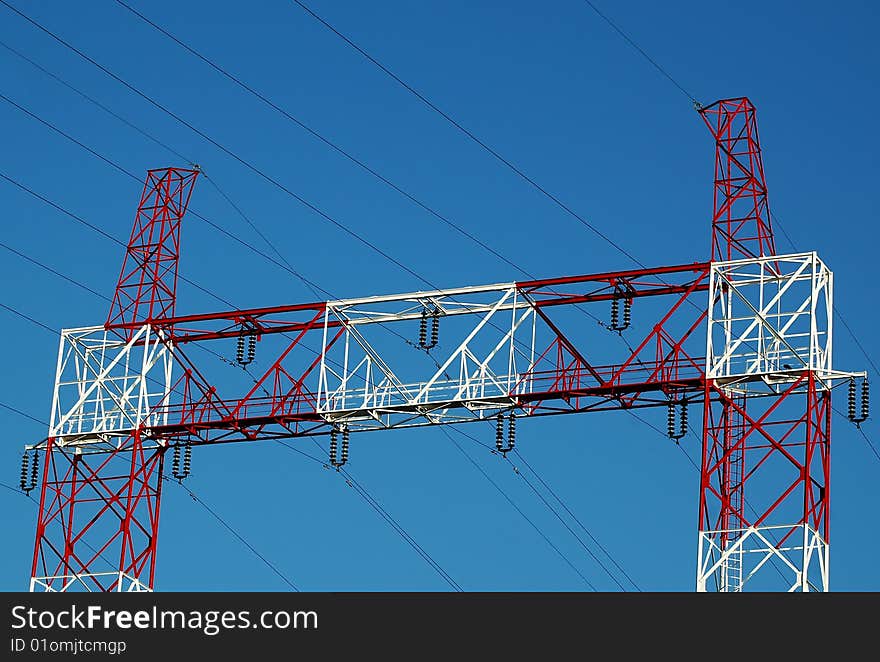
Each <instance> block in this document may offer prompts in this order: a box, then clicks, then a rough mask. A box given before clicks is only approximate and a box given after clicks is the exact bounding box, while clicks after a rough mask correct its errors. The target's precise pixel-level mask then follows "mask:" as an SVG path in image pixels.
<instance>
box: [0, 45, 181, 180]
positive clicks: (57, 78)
mask: <svg viewBox="0 0 880 662" xmlns="http://www.w3.org/2000/svg"><path fill="white" fill-rule="evenodd" d="M0 46H2V47H3V48H5V49H6V50H7V51H9V52H10V53H12V54H13V55H15V56H17V57H18V58H20V59H22V60H24V61H25V62H27V63H29V64H30V65H31V66H33V67H35V68H37V69H39V70H40V71H42V72H43V73H44V74H45V75H47V76H49V78H51V79H53V80H54V81H56V82H57V83H60V84H61V85H63V86H64V87H66V88H67V89H69V90H71V91H72V92H74V93H76V94H77V95H79V96H80V97H82V98H83V99H85V100H86V101H88V102H90V103H92V104H94V105H95V106H97V107H98V108H100V109H101V110H103V111H104V112H105V113H108V114H109V115H111V116H113V117H115V118H116V119H117V120H119V121H120V122H122V123H123V124H125V125H126V126H127V127H129V128H130V129H134V130H135V131H137V132H138V133H139V134H141V135H142V136H144V137H145V138H147V139H148V140H150V141H152V142H154V143H155V144H157V145H159V147H162V148H163V149H165V150H167V151H168V152H170V153H171V154H173V155H174V156H176V157H177V158H179V159H180V160H182V161H183V162H184V163H189V164H192V165H194V162H193V160H192V159H190V158H188V157H187V156H184V155H183V154H181V153H180V152H179V151H177V150H176V149H174V148H173V147H171V146H170V145H169V144H167V143H165V142H162V141H161V140H159V139H158V138H157V137H156V136H154V135H153V134H151V133H149V132H148V131H145V130H144V129H142V128H140V127H139V126H137V125H135V124H133V123H132V122H130V121H128V120H127V119H125V118H124V117H122V116H121V115H119V114H118V113H116V112H114V111H113V110H111V109H110V108H108V107H107V106H105V105H104V104H102V103H101V102H100V101H98V100H97V99H95V98H94V97H92V96H90V95H88V94H86V93H85V92H83V91H82V90H80V89H79V88H77V87H75V86H73V85H71V84H70V83H69V82H67V81H66V80H64V79H63V78H61V76H58V75H57V74H54V73H52V72H51V71H49V70H48V69H46V68H45V67H43V66H42V65H40V64H39V63H37V62H35V61H34V60H32V59H31V58H29V57H28V56H27V55H25V54H24V53H22V52H21V51H19V50H17V49H15V48H13V47H12V46H10V45H9V44H7V43H6V42H4V41H2V40H0Z"/></svg>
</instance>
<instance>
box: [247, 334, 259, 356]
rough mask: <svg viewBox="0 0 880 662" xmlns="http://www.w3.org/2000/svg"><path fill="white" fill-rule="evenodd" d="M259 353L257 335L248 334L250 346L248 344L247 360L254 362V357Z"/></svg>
mask: <svg viewBox="0 0 880 662" xmlns="http://www.w3.org/2000/svg"><path fill="white" fill-rule="evenodd" d="M256 355H257V336H256V335H254V334H251V335H249V336H248V346H247V362H248V363H252V362H253V360H254V357H255V356H256Z"/></svg>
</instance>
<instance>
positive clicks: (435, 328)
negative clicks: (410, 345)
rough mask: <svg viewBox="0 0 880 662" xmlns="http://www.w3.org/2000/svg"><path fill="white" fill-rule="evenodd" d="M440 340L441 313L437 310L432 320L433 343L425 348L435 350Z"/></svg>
mask: <svg viewBox="0 0 880 662" xmlns="http://www.w3.org/2000/svg"><path fill="white" fill-rule="evenodd" d="M439 340H440V311H439V310H437V309H436V308H435V309H434V314H433V316H432V319H431V342H430V343H429V344H428V345H427V346H426V347H425V349H433V348H434V347H436V346H437V342H438V341H439Z"/></svg>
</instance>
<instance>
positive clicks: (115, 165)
mask: <svg viewBox="0 0 880 662" xmlns="http://www.w3.org/2000/svg"><path fill="white" fill-rule="evenodd" d="M0 2H2V0H0ZM0 99H2V100H4V101H7V102H8V103H10V105H12V106H13V107H15V108H17V109H18V110H20V111H21V112H23V113H24V114H26V115H28V116H29V117H31V118H32V119H34V120H36V121H38V122H39V123H40V124H42V125H43V126H45V127H46V128H48V129H50V130H51V131H53V132H55V133H57V134H58V135H60V136H62V137H63V138H65V139H67V140H69V141H71V142H72V143H74V144H75V145H77V146H79V147H80V148H82V149H84V150H86V151H87V152H89V153H90V154H92V155H94V156H95V157H96V158H98V159H100V160H101V161H102V162H104V163H105V164H107V165H110V166H111V167H113V168H114V169H115V170H117V171H118V172H120V173H122V174H124V175H126V176H128V177H129V178H131V179H133V180H134V181H137V182H138V183H140V181H141V180H140V178H139V177H138V176H137V175H135V174H134V173H133V172H131V171H130V170H128V169H126V168H125V167H124V166H122V165H120V164H119V163H117V162H115V161H113V160H112V159H110V158H109V157H107V156H104V155H103V154H101V153H99V152H97V151H96V150H94V149H92V148H91V147H89V146H88V145H86V144H85V143H83V142H82V141H80V140H78V139H77V138H75V137H73V136H72V135H70V134H69V133H67V132H66V131H63V130H62V129H61V128H59V127H58V126H56V125H55V124H53V123H52V122H49V121H48V120H45V119H43V118H42V117H40V116H38V115H37V114H36V113H34V112H32V111H30V110H28V109H27V108H25V107H24V106H21V105H20V104H18V103H16V102H15V101H13V100H12V99H9V98H8V97H6V96H5V95H3V94H2V93H0ZM0 177H2V178H4V179H7V180H8V181H9V182H11V183H13V184H15V185H16V186H18V187H19V188H21V189H22V190H25V191H26V192H28V193H30V194H31V195H34V196H35V197H37V198H39V199H40V200H43V201H44V202H47V203H48V204H50V205H52V206H53V207H54V208H56V209H58V210H59V211H62V212H63V213H65V214H67V215H68V216H70V217H71V218H73V219H75V220H77V221H78V222H80V223H82V224H84V225H86V226H87V227H89V228H91V229H93V230H95V231H97V232H99V233H100V234H102V235H104V236H105V237H107V238H109V239H111V240H112V241H114V242H115V243H117V244H118V245H120V246H123V247H127V245H126V244H125V243H123V242H122V241H121V240H119V239H117V238H115V237H113V236H111V235H109V234H107V233H106V232H104V231H103V230H101V229H99V228H97V227H96V226H94V225H92V224H90V223H88V222H86V221H85V220H84V219H82V218H81V217H79V216H77V215H75V214H73V213H71V212H69V211H67V210H65V209H63V208H62V207H60V206H59V205H57V204H55V203H52V202H51V201H49V200H48V199H47V198H45V197H43V196H41V195H39V194H37V193H35V192H34V191H33V190H31V189H29V188H27V187H25V186H24V185H22V184H20V183H19V182H17V181H15V180H13V179H12V178H10V177H8V176H6V175H4V174H2V173H0ZM211 183H212V184H213V185H214V187H215V188H217V190H218V191H219V192H220V193H221V195H223V196H224V197H225V198H226V199H227V200H228V201H229V202H230V204H232V205H233V206H234V207H235V208H236V209H237V210H238V211H239V213H243V212H241V210H240V208H239V207H238V206H237V205H234V203H232V201H231V199H230V198H229V196H227V195H225V193H223V192H222V190H221V189H220V188H219V187H218V186H217V184H216V182H213V181H212V182H211ZM190 213H192V214H193V215H195V216H196V217H198V218H200V219H202V220H203V221H205V222H207V223H208V224H209V225H211V226H212V227H215V228H217V229H218V230H220V231H221V232H223V233H224V234H226V235H227V236H229V237H231V238H232V239H235V240H236V241H238V242H239V243H241V244H243V245H245V246H247V247H249V248H251V250H253V251H254V252H256V253H257V254H259V255H262V256H263V257H264V258H266V259H267V260H269V261H271V262H273V263H274V264H276V265H278V266H281V267H282V268H285V269H286V270H287V271H289V272H290V273H291V274H293V275H294V276H296V277H297V278H299V279H301V280H302V281H303V282H304V283H305V284H306V285H307V286H309V287H315V288H317V289H321V290H323V288H321V287H320V286H318V285H317V284H316V283H314V282H313V281H310V280H308V279H307V278H305V277H304V276H302V275H301V274H299V273H298V272H297V271H296V270H294V269H293V268H292V267H291V266H290V264H289V262H287V260H286V259H284V257H283V256H281V259H282V260H283V261H284V263H285V264H284V265H282V264H281V263H279V262H278V261H277V260H275V259H274V258H272V257H271V256H268V255H266V254H265V253H263V252H262V251H260V250H258V249H256V248H255V247H253V246H252V245H251V244H249V243H247V242H245V241H243V240H241V239H239V238H238V237H235V236H234V235H232V234H231V233H229V232H227V231H226V230H224V229H223V228H221V227H220V226H218V225H216V224H215V223H214V222H213V221H210V220H209V219H207V218H206V217H204V216H202V215H200V214H198V213H196V212H194V211H190ZM245 219H246V220H247V221H248V223H249V224H250V225H251V226H252V227H253V228H254V229H255V230H256V226H254V225H253V223H252V222H251V221H250V219H248V218H247V217H246V216H245ZM258 233H259V231H258ZM259 234H260V236H261V237H262V238H263V239H264V241H266V243H267V244H269V245H270V246H271V247H272V248H273V250H276V252H277V249H275V247H274V246H273V245H272V244H271V242H269V240H268V238H267V237H265V235H263V234H262V233H259ZM279 255H280V254H279ZM285 265H286V266H285ZM179 278H180V279H181V280H183V281H185V282H188V283H190V284H191V285H193V286H194V287H196V288H197V289H199V290H201V291H202V292H204V293H206V294H208V295H210V296H212V297H214V298H215V299H217V300H219V301H222V302H223V303H225V304H226V305H227V306H229V307H230V308H235V306H234V305H233V304H231V303H229V302H228V301H226V300H225V299H222V298H221V297H219V296H217V295H216V294H214V293H213V292H211V291H209V290H207V289H205V288H203V287H202V286H200V285H197V284H196V283H194V282H193V281H191V280H188V279H186V278H185V277H183V276H179ZM420 278H421V277H420ZM422 280H423V281H424V282H425V283H427V284H428V285H430V286H431V287H434V288H435V289H439V288H437V286H436V285H433V284H432V283H430V282H429V281H427V280H426V279H424V278H422ZM323 291H325V292H326V290H323ZM327 294H330V293H329V292H328V293H327ZM691 303H693V302H691ZM576 308H577V309H578V310H580V311H581V312H583V313H584V314H585V315H587V316H588V317H590V318H591V319H593V320H595V321H596V322H597V323H598V324H600V325H601V326H603V327H605V328H607V325H605V324H604V323H603V322H602V321H601V320H599V318H597V317H596V316H595V315H593V314H592V313H590V312H589V311H587V310H585V309H583V308H582V307H581V306H580V305H576ZM381 325H382V326H383V327H384V328H386V329H387V330H388V331H389V332H390V333H392V334H393V335H395V336H397V337H398V338H400V339H401V340H403V341H404V342H405V343H407V344H408V345H412V346H415V345H413V343H412V342H410V341H409V340H407V339H406V338H405V337H403V336H402V335H401V334H400V333H399V332H397V331H396V330H394V329H390V328H388V327H387V326H386V325H385V324H384V323H381ZM489 325H490V326H492V327H493V328H495V329H497V330H501V329H500V327H498V325H497V324H495V322H491V321H490V322H489ZM283 335H285V337H288V338H289V336H287V335H286V334H283ZM624 342H626V341H625V340H624ZM627 346H629V345H628V343H627ZM303 347H305V348H306V349H308V350H309V351H312V352H313V353H316V354H317V353H318V352H316V351H315V350H314V349H311V348H309V347H308V346H306V345H304V344H303ZM426 353H427V352H426ZM428 356H429V357H430V356H431V355H430V354H428ZM431 359H432V360H433V361H434V362H435V363H436V362H437V361H436V359H434V358H433V357H431ZM438 365H439V364H438Z"/></svg>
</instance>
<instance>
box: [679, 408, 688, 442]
mask: <svg viewBox="0 0 880 662" xmlns="http://www.w3.org/2000/svg"><path fill="white" fill-rule="evenodd" d="M678 423H679V429H678V436H679V438H681V437H683V436H685V435H686V434H687V431H688V401H687V400H682V401H681V411H680V413H679V419H678Z"/></svg>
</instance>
